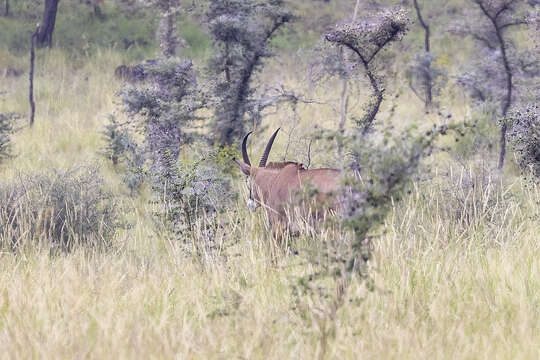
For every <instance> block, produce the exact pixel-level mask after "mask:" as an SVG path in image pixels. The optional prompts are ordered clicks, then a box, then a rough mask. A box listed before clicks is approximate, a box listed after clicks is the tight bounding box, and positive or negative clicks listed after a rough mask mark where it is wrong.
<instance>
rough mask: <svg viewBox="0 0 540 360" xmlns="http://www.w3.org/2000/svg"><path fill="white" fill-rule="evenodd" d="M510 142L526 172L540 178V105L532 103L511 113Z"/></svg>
mask: <svg viewBox="0 0 540 360" xmlns="http://www.w3.org/2000/svg"><path fill="white" fill-rule="evenodd" d="M509 124H510V132H509V137H510V142H511V143H512V145H513V148H514V151H515V152H516V154H517V158H518V164H519V166H520V167H521V169H522V170H523V171H525V172H528V171H530V172H531V173H532V175H534V176H536V177H537V178H540V118H539V117H538V105H536V104H535V105H531V106H528V107H526V108H524V109H523V110H521V111H515V112H514V113H512V114H510V119H509Z"/></svg>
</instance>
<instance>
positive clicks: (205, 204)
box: [153, 152, 230, 251]
mask: <svg viewBox="0 0 540 360" xmlns="http://www.w3.org/2000/svg"><path fill="white" fill-rule="evenodd" d="M216 160H217V154H216V153H214V152H206V154H202V155H200V156H199V157H198V158H196V159H195V160H193V161H185V160H181V161H175V160H174V159H173V158H172V157H167V161H168V163H165V164H163V168H162V169H159V171H156V172H155V178H154V181H153V189H154V192H155V194H156V195H157V198H158V201H157V203H158V205H159V206H160V208H159V211H158V214H159V215H160V216H161V217H162V218H163V219H164V220H165V222H166V223H168V224H169V225H171V226H170V229H172V232H173V234H174V236H175V238H176V239H178V240H180V241H182V242H183V243H186V244H189V245H194V247H195V248H196V249H197V251H200V250H204V251H208V250H212V249H213V248H215V242H214V239H215V237H216V236H215V235H216V234H215V231H216V229H217V225H218V224H217V217H216V216H215V215H216V214H217V213H219V212H220V211H222V210H223V209H225V207H226V205H228V204H229V203H230V200H229V198H230V196H229V194H230V188H229V181H228V177H227V176H226V175H225V172H224V171H223V170H224V168H223V166H220V165H219V164H218V163H217V162H216ZM201 233H202V234H201ZM200 235H202V236H200Z"/></svg>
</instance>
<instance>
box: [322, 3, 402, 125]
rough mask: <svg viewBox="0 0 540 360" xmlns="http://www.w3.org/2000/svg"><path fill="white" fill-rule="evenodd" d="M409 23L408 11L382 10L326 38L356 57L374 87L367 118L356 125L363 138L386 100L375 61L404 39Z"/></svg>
mask: <svg viewBox="0 0 540 360" xmlns="http://www.w3.org/2000/svg"><path fill="white" fill-rule="evenodd" d="M408 23H409V20H408V18H407V14H406V12H405V10H403V9H401V8H390V9H383V10H381V11H380V12H379V13H377V14H375V15H373V16H371V17H369V18H364V19H361V20H359V21H354V22H351V23H346V24H343V25H340V26H337V27H336V29H335V30H333V31H331V32H328V33H327V34H326V35H325V38H326V40H328V41H329V42H331V43H335V44H337V45H342V46H345V47H347V48H349V49H350V50H352V51H353V53H355V54H356V55H357V57H358V60H359V62H360V65H361V67H362V69H363V72H364V74H365V76H366V77H367V78H368V80H369V83H370V85H371V90H372V96H371V100H370V102H369V103H368V104H367V105H366V111H365V115H364V117H363V118H362V119H360V120H358V121H357V125H358V126H359V127H360V128H361V129H362V133H363V134H364V135H365V134H367V133H368V132H369V131H370V129H371V126H372V125H373V121H374V120H375V117H376V116H377V113H378V112H379V109H380V106H381V104H382V102H383V99H384V88H383V84H382V81H381V79H380V78H379V77H378V76H377V74H376V73H375V64H374V63H375V60H376V59H377V55H378V54H379V53H380V51H381V50H383V49H384V48H385V47H386V45H388V44H389V43H391V42H393V41H397V40H399V39H401V37H402V36H403V35H404V34H405V32H406V31H407V27H408Z"/></svg>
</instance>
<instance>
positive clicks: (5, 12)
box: [4, 0, 9, 17]
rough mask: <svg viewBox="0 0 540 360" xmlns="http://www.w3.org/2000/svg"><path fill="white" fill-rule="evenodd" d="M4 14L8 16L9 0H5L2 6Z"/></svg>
mask: <svg viewBox="0 0 540 360" xmlns="http://www.w3.org/2000/svg"><path fill="white" fill-rule="evenodd" d="M4 16H6V17H8V16H9V0H6V6H5V8H4Z"/></svg>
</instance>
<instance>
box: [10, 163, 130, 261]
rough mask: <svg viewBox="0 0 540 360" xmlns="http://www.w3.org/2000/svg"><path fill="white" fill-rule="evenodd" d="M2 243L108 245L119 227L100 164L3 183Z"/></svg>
mask: <svg viewBox="0 0 540 360" xmlns="http://www.w3.org/2000/svg"><path fill="white" fill-rule="evenodd" d="M0 224H1V228H0V248H4V249H12V250H15V249H17V248H19V247H21V246H25V245H35V244H37V245H44V246H47V247H50V248H51V249H61V250H63V251H70V250H72V249H73V248H74V247H75V246H78V245H81V246H87V247H90V248H98V249H104V248H107V247H109V246H110V245H111V240H112V237H113V236H114V234H115V232H116V230H117V229H118V228H119V226H120V223H119V221H118V207H117V203H116V201H115V199H114V197H113V196H112V194H111V193H110V192H109V191H108V190H106V189H105V186H104V183H103V179H102V177H101V176H100V174H99V172H98V170H97V169H96V168H86V167H82V168H77V169H72V170H68V171H59V170H53V171H51V172H50V173H49V174H47V175H20V176H19V177H17V178H15V179H13V180H11V181H4V182H1V183H0Z"/></svg>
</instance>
